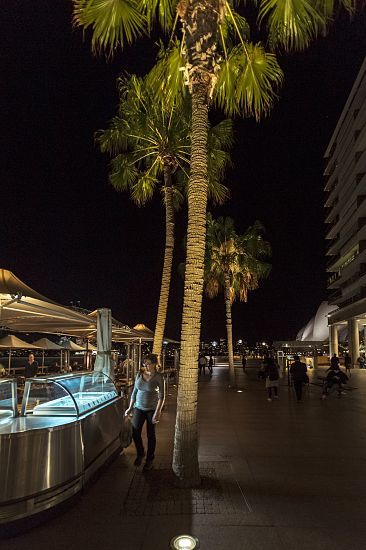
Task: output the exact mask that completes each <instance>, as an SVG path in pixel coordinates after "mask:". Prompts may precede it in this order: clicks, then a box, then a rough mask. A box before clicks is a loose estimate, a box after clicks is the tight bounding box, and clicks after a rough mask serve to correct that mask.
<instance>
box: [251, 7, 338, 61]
mask: <svg viewBox="0 0 366 550" xmlns="http://www.w3.org/2000/svg"><path fill="white" fill-rule="evenodd" d="M327 1H328V0H327ZM328 9H329V8H327V10H328ZM264 20H266V22H267V27H268V33H269V34H268V39H269V43H270V45H271V46H272V47H277V46H280V47H281V46H282V47H283V48H284V49H285V50H286V51H288V50H303V49H305V48H306V47H308V46H309V44H310V42H311V41H312V40H313V39H314V38H315V37H316V36H317V35H318V34H320V33H325V30H326V22H327V21H326V17H324V14H322V13H321V12H320V11H319V10H318V9H317V8H316V7H315V4H314V2H312V1H311V0H260V3H259V14H258V21H259V23H260V24H261V23H262V22H263V21H264Z"/></svg>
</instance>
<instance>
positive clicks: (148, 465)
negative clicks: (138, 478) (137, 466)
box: [142, 460, 153, 472]
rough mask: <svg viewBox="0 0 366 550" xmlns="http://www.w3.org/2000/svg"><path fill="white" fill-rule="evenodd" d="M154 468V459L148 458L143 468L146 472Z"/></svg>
mask: <svg viewBox="0 0 366 550" xmlns="http://www.w3.org/2000/svg"><path fill="white" fill-rule="evenodd" d="M152 468H153V461H152V460H147V461H146V462H145V464H144V467H143V468H142V469H143V471H144V472H148V471H149V470H152Z"/></svg>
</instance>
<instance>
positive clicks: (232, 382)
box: [224, 273, 235, 388]
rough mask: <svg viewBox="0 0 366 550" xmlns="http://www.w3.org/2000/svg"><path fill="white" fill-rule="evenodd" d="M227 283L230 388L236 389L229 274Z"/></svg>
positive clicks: (226, 307)
mask: <svg viewBox="0 0 366 550" xmlns="http://www.w3.org/2000/svg"><path fill="white" fill-rule="evenodd" d="M224 283H225V309H226V334H227V351H228V355H229V379H230V386H231V387H232V388H234V387H235V368H234V350H233V323H232V317H231V297H230V276H229V274H228V273H225V275H224Z"/></svg>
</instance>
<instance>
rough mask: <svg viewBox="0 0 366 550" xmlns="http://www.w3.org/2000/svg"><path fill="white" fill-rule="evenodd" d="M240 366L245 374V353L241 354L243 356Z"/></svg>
mask: <svg viewBox="0 0 366 550" xmlns="http://www.w3.org/2000/svg"><path fill="white" fill-rule="evenodd" d="M241 364H242V366H243V372H245V369H246V366H247V358H246V355H245V353H243V356H242V358H241Z"/></svg>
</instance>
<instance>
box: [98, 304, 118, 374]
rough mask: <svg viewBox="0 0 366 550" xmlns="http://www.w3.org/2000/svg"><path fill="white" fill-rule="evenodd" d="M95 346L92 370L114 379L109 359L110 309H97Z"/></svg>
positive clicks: (110, 342) (110, 344)
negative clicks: (96, 348)
mask: <svg viewBox="0 0 366 550" xmlns="http://www.w3.org/2000/svg"><path fill="white" fill-rule="evenodd" d="M97 346H98V351H97V357H96V359H95V365H94V370H95V371H99V372H104V373H105V374H107V375H108V376H110V377H111V378H112V380H114V368H113V366H112V361H111V348H112V315H111V310H110V309H106V308H103V309H98V315H97Z"/></svg>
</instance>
